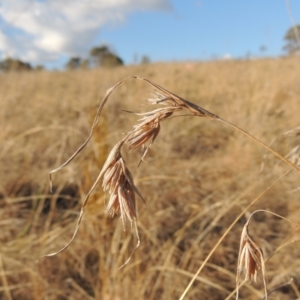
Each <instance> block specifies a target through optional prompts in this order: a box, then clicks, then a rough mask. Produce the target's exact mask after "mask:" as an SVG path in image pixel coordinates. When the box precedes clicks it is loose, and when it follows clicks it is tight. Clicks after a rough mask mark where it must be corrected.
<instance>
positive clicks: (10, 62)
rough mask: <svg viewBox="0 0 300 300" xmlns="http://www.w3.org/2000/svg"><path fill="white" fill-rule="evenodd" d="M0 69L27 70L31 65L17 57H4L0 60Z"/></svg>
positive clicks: (4, 70)
mask: <svg viewBox="0 0 300 300" xmlns="http://www.w3.org/2000/svg"><path fill="white" fill-rule="evenodd" d="M0 70H1V71H3V72H10V71H18V72H19V71H29V70H32V67H31V65H30V64H29V63H26V62H23V61H21V60H18V59H13V58H6V59H4V60H3V61H1V62H0Z"/></svg>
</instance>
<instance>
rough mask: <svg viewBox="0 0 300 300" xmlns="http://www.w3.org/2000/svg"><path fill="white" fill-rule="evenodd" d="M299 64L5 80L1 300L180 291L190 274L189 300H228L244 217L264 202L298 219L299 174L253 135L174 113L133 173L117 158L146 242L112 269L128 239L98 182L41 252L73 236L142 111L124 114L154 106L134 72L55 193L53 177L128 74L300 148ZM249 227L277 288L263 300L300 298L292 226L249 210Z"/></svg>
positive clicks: (257, 286)
mask: <svg viewBox="0 0 300 300" xmlns="http://www.w3.org/2000/svg"><path fill="white" fill-rule="evenodd" d="M299 67H300V59H299V58H297V57H295V58H278V59H264V60H257V61H219V62H206V63H200V62H199V63H198V62H197V63H159V64H150V65H144V66H143V65H141V66H126V67H120V68H115V69H107V70H106V69H97V70H80V71H68V72H47V71H39V72H27V73H25V72H24V73H9V74H0V128H1V131H0V228H1V230H0V299H7V300H11V299H14V300H15V299H22V300H23V299H24V300H25V299H26V300H27V299H28V300H38V299H45V300H67V299H68V300H77V299H78V300H79V299H103V300H109V299H116V300H119V299H120V300H121V299H122V300H126V299H132V300H134V299H149V300H154V299H179V298H180V297H181V295H182V294H183V292H184V291H185V289H186V287H187V286H188V284H189V282H190V281H191V279H192V278H193V276H194V275H195V274H196V272H197V271H198V275H197V277H196V278H195V281H194V282H193V284H192V285H191V287H190V288H189V290H188V291H187V293H186V296H185V299H235V294H234V293H233V292H234V290H235V286H236V272H237V262H238V252H239V246H240V236H241V232H242V229H243V226H244V224H245V223H246V221H247V218H248V217H249V215H250V213H251V212H253V211H255V210H257V209H266V210H268V211H271V212H274V213H277V214H280V215H281V216H283V217H285V218H288V219H290V220H293V221H295V222H296V223H299V224H300V217H299V216H300V180H299V178H300V174H299V172H297V171H296V170H293V169H292V171H290V172H287V171H289V170H291V167H290V166H288V165H287V164H286V163H284V162H282V161H281V160H280V159H278V158H277V157H276V156H274V155H273V154H271V153H270V152H268V151H266V149H264V148H263V147H262V146H261V145H259V144H258V143H257V142H255V141H253V140H251V139H249V138H248V137H247V136H245V135H243V134H242V133H241V132H239V131H237V130H235V129H234V128H232V127H230V126H228V125H226V124H225V123H221V122H218V121H214V120H210V119H208V118H200V117H180V118H171V119H169V120H166V121H164V122H162V124H161V130H160V134H159V136H158V137H157V139H156V140H155V142H154V144H153V145H152V146H151V148H150V150H149V152H148V154H147V156H146V158H145V160H146V162H143V163H142V164H141V165H140V166H139V167H138V163H139V160H140V158H141V156H142V152H141V151H140V150H135V151H133V152H131V153H126V152H125V153H124V157H125V160H126V163H127V166H128V168H129V169H130V171H131V173H132V175H133V178H134V182H135V185H136V186H137V188H138V189H139V191H140V192H141V194H142V195H143V197H144V198H145V200H146V202H147V206H145V205H144V204H143V201H142V200H141V199H139V198H138V197H137V198H136V205H137V212H138V221H137V227H138V230H139V235H140V239H141V245H140V247H139V248H138V250H137V251H136V252H135V254H134V255H133V257H132V258H131V260H130V262H129V263H128V264H127V265H125V266H124V267H123V268H121V269H119V270H118V268H119V267H120V266H121V265H122V264H123V263H124V262H125V261H126V260H127V259H128V257H130V254H131V253H132V251H133V249H134V248H135V245H136V242H137V241H136V236H135V233H134V230H133V229H131V228H130V225H128V224H127V227H126V231H124V230H123V225H122V221H121V220H120V218H118V217H114V218H110V217H107V216H106V215H105V203H107V201H108V199H109V195H107V194H106V193H104V192H103V190H102V187H101V183H99V184H98V185H97V187H96V189H95V191H94V192H93V193H92V194H91V196H90V199H89V202H88V204H87V206H86V208H85V212H84V216H83V220H82V222H81V224H80V228H79V231H78V234H77V236H76V238H75V240H74V241H73V243H72V244H71V245H70V247H69V248H68V249H66V250H65V251H64V252H62V253H60V254H58V255H56V256H53V257H45V258H42V259H41V260H39V262H37V259H38V258H39V257H41V256H43V255H45V254H47V253H50V252H54V251H58V250H59V249H60V248H62V247H63V246H64V245H66V243H67V242H68V241H69V240H70V238H71V236H72V234H73V231H74V228H75V224H76V221H77V218H78V215H79V211H80V206H81V203H82V201H83V199H84V198H85V195H86V194H87V192H88V191H89V189H90V187H91V186H92V184H93V182H94V180H95V179H96V178H97V176H98V174H99V172H100V170H101V167H102V165H103V163H104V162H105V160H106V157H107V155H108V154H109V152H110V150H111V149H112V147H113V146H114V145H115V144H116V142H117V141H119V140H120V139H121V138H122V137H123V136H124V133H126V132H128V131H130V130H132V126H133V125H134V124H136V122H137V120H138V119H139V118H140V117H138V116H136V115H134V114H130V113H128V112H125V111H126V110H127V111H134V112H143V111H149V110H151V109H153V107H152V108H150V109H149V106H148V105H145V104H146V101H145V99H146V98H147V97H149V93H151V92H153V89H152V88H151V86H150V85H148V84H147V83H145V82H142V81H136V80H133V79H132V80H129V81H127V82H126V83H125V84H124V85H122V86H120V87H119V88H118V89H117V90H116V91H115V92H114V93H113V94H112V96H111V98H110V99H109V101H108V103H107V105H106V106H105V107H104V111H103V114H102V115H101V118H100V121H99V124H98V125H97V128H96V131H95V134H94V136H93V137H92V139H91V140H90V142H89V144H88V145H87V146H86V148H85V149H84V150H83V151H82V152H81V153H80V154H79V155H78V156H77V157H76V158H75V159H74V160H73V161H72V162H71V163H70V164H69V165H67V166H66V167H65V168H64V169H62V170H61V171H59V172H57V173H55V174H53V193H52V194H51V193H50V192H49V180H48V173H49V171H50V170H52V169H54V168H56V167H58V166H59V165H61V164H62V163H63V162H64V161H66V159H68V158H69V157H70V156H71V155H72V154H73V153H74V152H75V150H76V149H77V148H78V147H79V146H80V145H81V144H82V143H83V142H84V141H85V140H86V138H87V136H88V135H89V132H90V128H91V125H92V122H93V119H94V117H95V114H96V111H97V107H98V105H99V103H100V101H101V99H102V98H103V96H104V95H105V92H106V90H107V89H108V88H110V87H111V86H113V85H114V84H115V83H117V82H118V81H119V80H122V79H124V78H125V77H127V76H130V75H139V76H142V77H145V78H148V79H150V80H151V81H154V82H155V83H157V84H159V85H161V86H163V87H164V88H166V89H168V90H169V91H172V92H173V93H175V94H177V95H179V96H181V97H182V98H184V99H186V100H189V101H191V102H194V103H196V104H197V105H199V106H201V107H203V108H205V109H206V110H209V111H210V112H212V113H214V114H216V115H218V116H220V117H221V118H223V119H225V120H227V121H229V122H231V123H233V124H235V125H237V126H239V127H241V128H242V129H244V130H246V131H247V132H249V133H251V134H252V135H254V136H255V137H256V138H258V139H259V140H261V141H263V142H264V143H266V144H267V145H270V147H271V148H272V149H274V150H275V151H277V152H278V153H280V154H281V155H282V156H286V155H287V154H288V153H289V152H290V151H291V149H293V148H294V147H295V146H297V145H299V144H300V141H299V131H298V135H297V134H294V135H285V133H286V132H287V131H289V130H291V129H293V128H296V127H298V126H299V125H300V119H299V112H300V106H299V105H300V84H299V82H300V72H299ZM296 133H297V132H296ZM297 138H298V140H297ZM285 173H286V175H284V174H285ZM283 175H284V176H283ZM252 202H254V203H253V204H251V203H252ZM249 204H251V205H250V206H249ZM247 206H249V207H248V208H247ZM246 208H247V209H246ZM245 209H246V211H245V212H244V213H243V211H244V210H245ZM241 213H242V217H240V218H239V219H238V220H237V222H236V223H234V224H233V222H234V221H235V219H236V218H237V217H238V216H239V214H241ZM231 225H233V226H232V228H230V226H231ZM228 228H230V230H228V232H226V231H227V229H228ZM248 229H249V232H250V234H251V237H252V238H253V240H254V241H255V242H256V243H257V244H258V245H259V247H260V248H261V249H262V251H263V253H264V259H265V268H266V275H267V288H268V291H272V290H273V289H275V290H274V292H273V293H271V294H270V295H269V297H268V299H280V300H285V299H298V298H300V258H299V243H298V241H300V225H299V226H298V225H297V224H293V223H290V222H288V221H286V220H283V219H281V218H279V217H276V216H274V215H271V214H269V213H265V212H257V213H255V214H254V215H253V217H252V218H251V221H250V224H249V228H248ZM225 233H226V234H225ZM221 238H222V239H221ZM220 239H221V240H220ZM217 243H219V245H218V246H217V247H215V246H216V245H217ZM214 248H215V249H214ZM213 249H214V250H213ZM212 250H213V251H212ZM208 255H209V257H208ZM207 258H209V259H207ZM200 267H201V269H200V270H199V268H200ZM243 278H244V274H242V278H241V281H243ZM291 278H293V281H290V280H291ZM287 283H289V284H287ZM282 285H284V286H282ZM239 296H240V299H247V300H252V299H263V297H264V288H263V281H262V278H260V277H258V278H257V282H256V283H251V284H250V283H249V282H245V283H244V284H243V285H242V286H241V287H240V292H239Z"/></svg>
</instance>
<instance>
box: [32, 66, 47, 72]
mask: <svg viewBox="0 0 300 300" xmlns="http://www.w3.org/2000/svg"><path fill="white" fill-rule="evenodd" d="M34 69H35V70H36V71H42V70H45V67H44V66H43V65H37V66H36V67H35V68H34Z"/></svg>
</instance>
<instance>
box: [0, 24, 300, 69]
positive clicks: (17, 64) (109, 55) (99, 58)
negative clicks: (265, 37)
mask: <svg viewBox="0 0 300 300" xmlns="http://www.w3.org/2000/svg"><path fill="white" fill-rule="evenodd" d="M283 39H284V43H285V44H284V47H283V51H284V52H285V53H286V55H300V25H295V26H292V27H291V28H289V29H288V30H287V32H286V34H285V35H284V37H283ZM149 62H150V59H149V57H148V56H146V55H144V56H142V58H141V61H140V63H141V64H146V63H149ZM122 65H124V62H123V60H122V59H121V58H120V57H119V56H118V55H116V54H115V53H114V52H113V51H112V50H111V49H110V48H109V47H108V46H106V45H103V46H99V47H94V48H92V49H91V50H90V52H89V57H88V58H81V57H79V56H74V57H70V59H69V60H68V62H67V63H66V64H65V68H66V69H67V70H76V69H88V68H95V67H108V68H111V67H117V66H122ZM42 69H44V67H43V66H42V65H38V66H36V67H34V68H33V67H32V66H31V64H30V63H28V62H23V61H21V60H19V59H14V58H10V57H8V58H6V59H4V60H2V61H0V71H2V72H8V71H28V70H42Z"/></svg>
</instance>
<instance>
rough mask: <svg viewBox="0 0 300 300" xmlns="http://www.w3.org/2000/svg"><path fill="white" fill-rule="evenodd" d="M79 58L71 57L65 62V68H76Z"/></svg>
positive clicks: (78, 65) (78, 64)
mask: <svg viewBox="0 0 300 300" xmlns="http://www.w3.org/2000/svg"><path fill="white" fill-rule="evenodd" d="M80 62H81V58H80V57H71V58H70V59H69V61H68V62H67V63H66V69H68V70H76V69H78V68H79V67H80Z"/></svg>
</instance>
